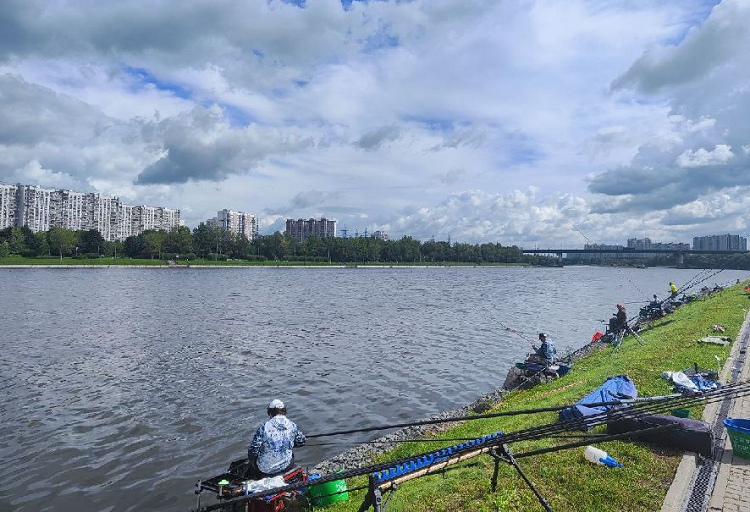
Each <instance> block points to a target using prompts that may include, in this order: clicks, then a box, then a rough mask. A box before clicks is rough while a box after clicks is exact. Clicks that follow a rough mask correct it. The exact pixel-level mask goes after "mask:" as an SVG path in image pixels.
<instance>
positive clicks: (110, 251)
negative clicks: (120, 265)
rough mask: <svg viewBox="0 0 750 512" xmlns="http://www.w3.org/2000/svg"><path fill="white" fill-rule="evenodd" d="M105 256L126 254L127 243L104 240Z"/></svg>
mask: <svg viewBox="0 0 750 512" xmlns="http://www.w3.org/2000/svg"><path fill="white" fill-rule="evenodd" d="M102 251H103V253H104V255H105V256H117V255H118V254H119V255H121V256H122V255H123V254H125V244H124V243H122V242H104V248H103V249H102Z"/></svg>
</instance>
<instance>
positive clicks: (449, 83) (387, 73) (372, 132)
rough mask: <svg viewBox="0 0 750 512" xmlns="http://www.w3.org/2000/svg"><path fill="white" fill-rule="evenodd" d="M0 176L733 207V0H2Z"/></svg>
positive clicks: (319, 196) (701, 228)
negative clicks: (114, 0) (115, 0)
mask: <svg viewBox="0 0 750 512" xmlns="http://www.w3.org/2000/svg"><path fill="white" fill-rule="evenodd" d="M0 182H4V183H17V182H18V183H24V184H38V185H42V186H46V187H50V188H58V187H59V188H71V189H74V190H79V191H95V192H101V193H104V194H108V195H115V196H118V197H120V198H121V199H123V200H124V201H125V202H128V203H130V204H148V205H152V206H167V207H170V208H179V209H180V210H181V211H182V217H183V219H184V220H185V222H186V223H187V225H189V226H196V225H197V224H198V223H199V222H201V221H204V220H206V219H207V218H209V217H212V216H214V215H215V214H216V211H217V210H219V209H223V208H229V209H234V210H240V211H246V212H249V213H253V214H255V215H256V216H257V217H258V219H259V225H260V231H261V233H262V234H265V233H272V232H274V231H276V230H283V225H284V220H285V219H286V218H289V217H291V218H309V217H318V216H326V217H328V218H335V219H337V220H338V221H339V228H347V229H348V231H349V233H350V234H351V233H353V232H355V231H359V232H363V231H364V230H365V229H367V230H369V231H370V232H372V231H374V230H385V231H387V232H388V233H389V234H390V236H391V237H392V238H399V237H401V236H404V235H410V236H413V237H415V238H419V239H423V240H424V239H430V238H435V239H438V240H446V239H448V238H449V237H450V239H451V240H456V241H462V242H470V243H475V242H499V243H502V244H518V245H522V246H524V247H532V246H538V247H561V246H574V247H578V246H581V245H582V244H584V243H587V242H591V243H624V242H625V240H626V239H627V238H628V237H632V236H636V237H639V238H642V237H650V238H651V239H652V240H655V241H664V242H669V241H688V242H689V241H690V240H691V239H692V237H693V236H697V235H703V234H716V233H725V232H731V233H739V234H743V235H745V236H747V234H748V231H750V230H749V229H748V224H749V223H750V193H749V192H750V0H723V1H721V2H715V1H705V0H663V1H659V2H653V1H646V0H627V1H624V0H623V1H619V0H539V1H535V0H514V1H507V0H505V1H502V0H412V1H409V0H390V1H376V0H370V1H356V0H296V1H282V0H190V1H185V0H121V1H117V2H102V1H101V0H3V1H2V2H0Z"/></svg>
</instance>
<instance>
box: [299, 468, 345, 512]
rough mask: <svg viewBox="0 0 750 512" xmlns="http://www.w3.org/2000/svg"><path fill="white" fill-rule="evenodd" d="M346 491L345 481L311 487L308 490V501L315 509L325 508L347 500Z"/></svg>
mask: <svg viewBox="0 0 750 512" xmlns="http://www.w3.org/2000/svg"><path fill="white" fill-rule="evenodd" d="M339 473H340V471H339ZM313 481H314V480H313ZM346 491H347V489H346V480H334V481H333V482H326V483H323V484H317V485H311V486H310V487H309V489H308V493H309V495H310V501H312V504H313V505H315V506H316V507H325V506H326V505H330V504H332V503H336V502H338V501H346V500H348V499H349V493H348V492H346Z"/></svg>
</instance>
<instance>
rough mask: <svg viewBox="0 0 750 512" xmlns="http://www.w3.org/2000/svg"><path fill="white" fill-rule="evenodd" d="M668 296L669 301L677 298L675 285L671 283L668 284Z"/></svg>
mask: <svg viewBox="0 0 750 512" xmlns="http://www.w3.org/2000/svg"><path fill="white" fill-rule="evenodd" d="M669 294H670V295H669V297H670V298H671V299H674V298H675V297H677V285H676V284H674V283H672V282H670V283H669Z"/></svg>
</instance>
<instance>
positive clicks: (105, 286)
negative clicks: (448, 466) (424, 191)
mask: <svg viewBox="0 0 750 512" xmlns="http://www.w3.org/2000/svg"><path fill="white" fill-rule="evenodd" d="M697 272H698V271H696V270H677V269H667V268H649V269H616V268H603V267H564V268H519V267H477V268H472V267H449V268H439V267H433V268H394V269H391V268H363V269H341V268H217V269H170V270H156V269H70V270H63V269H1V268H0V308H1V309H0V311H1V313H0V390H2V395H0V417H1V418H2V419H1V421H0V510H2V511H5V510H14V511H34V512H37V511H43V510H55V511H57V512H66V511H71V512H73V511H76V512H77V511H82V510H86V511H100V510H101V511H104V510H106V511H130V510H167V511H172V510H174V511H187V510H190V508H191V507H192V506H193V504H194V495H193V494H192V489H193V486H194V484H195V482H196V481H197V480H198V479H199V478H201V477H208V476H212V475H213V474H216V473H218V472H220V471H222V470H224V469H226V466H227V465H228V463H229V461H230V460H233V459H236V458H240V457H242V456H243V455H244V454H245V453H246V446H247V444H248V443H249V441H250V439H251V437H252V434H253V432H254V430H255V429H256V428H257V425H258V424H259V423H260V422H261V421H262V419H263V418H264V415H265V406H266V404H267V403H268V402H269V401H270V400H271V399H272V398H280V399H282V400H283V401H284V402H286V404H287V407H288V411H289V416H290V418H291V419H292V420H293V421H295V422H297V424H298V425H299V426H300V427H301V428H302V429H303V430H304V431H305V432H306V433H308V434H311V433H317V432H323V431H328V430H332V429H343V428H351V427H357V426H366V425H372V424H381V423H391V422H401V421H408V420H414V419H418V418H422V417H425V416H428V415H431V414H433V413H436V412H439V411H441V410H446V409H452V408H455V407H458V406H461V405H464V404H466V403H468V402H470V401H472V400H473V399H475V398H476V397H478V396H479V395H481V394H483V393H486V392H488V391H491V390H492V389H495V388H497V387H499V386H500V385H502V383H503V380H504V377H505V374H506V372H507V369H508V368H509V367H510V366H511V365H512V364H513V363H514V362H515V361H518V360H521V359H522V358H523V357H524V355H525V354H526V353H527V351H528V350H529V343H528V342H526V341H524V340H523V339H521V338H520V337H519V336H517V335H514V334H513V333H511V332H509V331H507V330H505V329H503V328H502V327H501V326H500V324H499V322H502V323H504V324H506V325H509V326H511V327H513V328H514V329H517V330H519V331H521V332H523V333H525V334H526V335H527V336H528V337H530V338H535V337H536V333H538V332H540V331H545V332H547V333H549V336H550V339H551V340H552V341H554V342H555V343H556V345H557V350H558V353H560V354H564V353H565V352H566V350H568V349H575V348H578V347H580V346H581V345H583V344H584V343H586V342H588V341H589V340H590V338H591V335H592V334H593V333H594V332H596V331H597V330H601V329H603V325H602V323H601V321H602V320H605V319H608V318H609V317H610V316H611V314H612V313H613V312H614V311H615V308H614V306H615V304H616V303H617V302H618V301H624V302H626V304H627V306H628V311H629V314H631V315H633V314H637V312H638V303H645V302H646V300H647V298H648V297H649V296H650V295H651V294H654V293H657V294H659V295H660V296H664V295H665V294H666V292H667V291H668V283H669V281H674V282H676V283H677V284H678V285H679V284H682V283H685V282H687V281H688V280H689V279H691V278H692V277H693V276H695V275H696V273H697ZM747 277H748V273H747V272H739V271H724V272H722V273H720V274H718V275H717V276H716V277H715V278H712V279H711V280H710V281H707V282H706V283H705V284H710V285H713V284H714V283H727V282H734V281H735V280H736V279H738V278H743V279H744V278H747ZM367 439H369V437H366V436H365V435H362V436H360V437H357V436H354V437H352V438H347V439H346V441H352V442H356V441H363V440H367ZM344 448H346V446H345V445H341V446H319V447H307V448H301V449H298V450H296V452H295V453H296V457H297V460H298V462H300V463H301V464H303V465H313V464H315V463H316V462H319V461H320V460H322V459H323V458H325V457H326V456H330V455H333V454H334V453H337V452H339V451H341V450H343V449H344Z"/></svg>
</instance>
